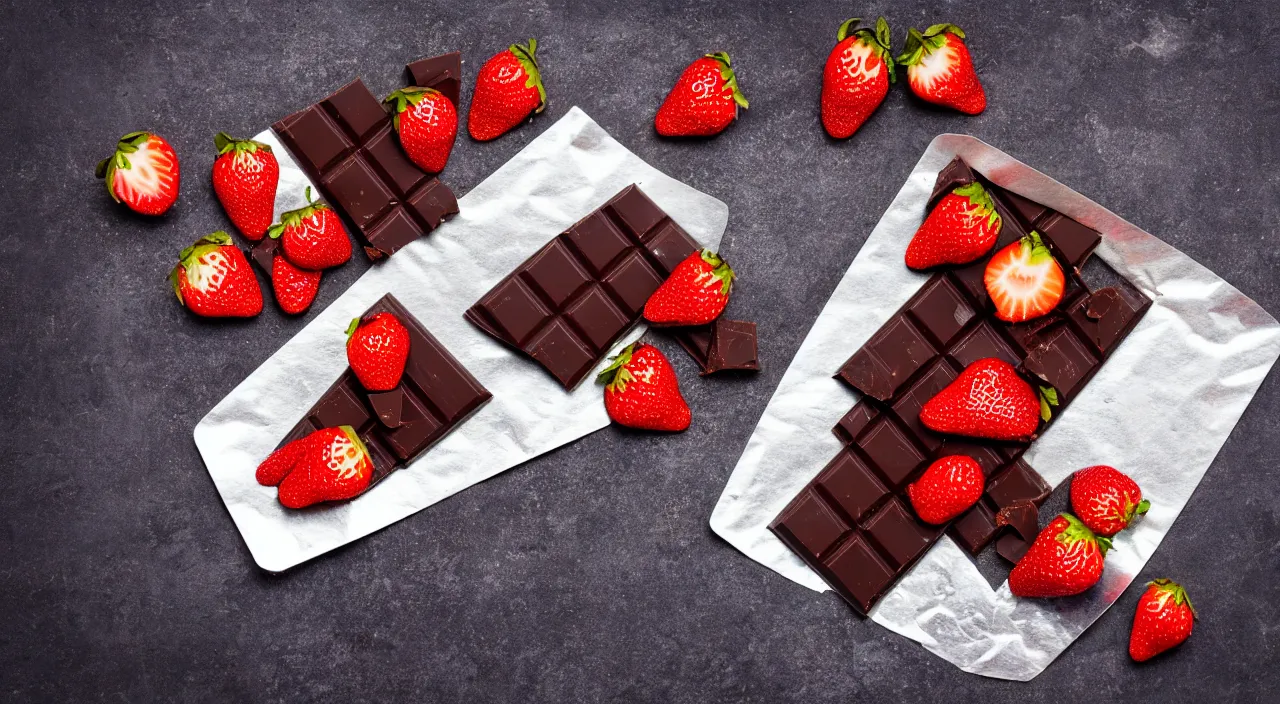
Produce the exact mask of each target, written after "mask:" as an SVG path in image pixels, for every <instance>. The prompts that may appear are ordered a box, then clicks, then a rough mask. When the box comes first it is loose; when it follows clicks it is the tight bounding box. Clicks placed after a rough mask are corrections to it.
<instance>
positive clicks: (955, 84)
mask: <svg viewBox="0 0 1280 704" xmlns="http://www.w3.org/2000/svg"><path fill="white" fill-rule="evenodd" d="M898 63H900V64H902V65H903V66H906V67H907V85H909V86H911V92H912V93H915V94H916V95H917V96H918V97H920V98H921V99H922V100H926V101H928V102H930V103H934V104H935V105H942V106H944V107H948V108H955V109H956V110H959V111H960V112H962V113H964V114H966V115H977V114H978V113H980V112H982V111H983V110H985V109H986V108H987V95H986V93H984V92H983V91H982V83H981V82H979V81H978V74H977V72H976V71H974V70H973V58H972V57H970V56H969V47H967V46H965V43H964V30H962V29H960V28H959V27H957V26H955V25H954V24H935V25H933V26H932V27H930V28H928V29H926V30H925V31H924V34H920V32H919V31H918V30H917V29H916V28H915V27H912V28H911V30H910V31H909V32H908V33H907V46H906V52H905V53H903V54H902V56H899V57H898Z"/></svg>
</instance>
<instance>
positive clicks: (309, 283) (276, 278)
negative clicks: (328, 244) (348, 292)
mask: <svg viewBox="0 0 1280 704" xmlns="http://www.w3.org/2000/svg"><path fill="white" fill-rule="evenodd" d="M323 273H324V272H320V271H309V270H307V269H299V268H298V267H296V266H294V265H292V264H290V263H289V260H288V259H286V258H285V257H282V256H280V255H279V254H276V256H274V257H272V258H271V290H272V291H274V292H275V294H276V302H277V303H279V304H280V310H283V311H284V312H286V313H288V314H289V315H297V314H298V313H303V312H305V311H306V310H307V309H308V308H310V307H311V302H312V301H314V300H315V299H316V292H317V291H319V290H320V277H321V276H322V275H323Z"/></svg>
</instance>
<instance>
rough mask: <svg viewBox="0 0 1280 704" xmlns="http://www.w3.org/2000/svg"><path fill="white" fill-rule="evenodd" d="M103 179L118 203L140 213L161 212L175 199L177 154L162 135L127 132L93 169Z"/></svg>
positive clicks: (177, 181) (160, 213)
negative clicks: (113, 151) (109, 154)
mask: <svg viewBox="0 0 1280 704" xmlns="http://www.w3.org/2000/svg"><path fill="white" fill-rule="evenodd" d="M94 175H96V176H97V177H98V178H101V179H106V182H107V193H110V194H111V197H112V198H113V199H114V200H115V201H116V202H117V203H124V204H125V205H127V206H129V209H130V210H133V211H134V212H138V213H142V214H143V215H163V214H164V213H165V211H167V210H168V209H169V208H170V207H171V206H172V205H173V202H174V201H176V200H177V199H178V183H179V174H178V155H177V154H176V153H175V152H174V151H173V147H171V146H169V143H168V142H166V141H165V139H164V137H161V136H160V135H158V134H152V133H150V132H130V133H129V134H126V135H125V136H123V137H121V138H120V141H119V142H117V143H116V151H115V153H114V154H112V155H111V156H110V157H109V158H107V159H103V160H102V161H100V162H98V168H97V169H96V170H95V171H94Z"/></svg>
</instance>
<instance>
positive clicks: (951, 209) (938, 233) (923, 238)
mask: <svg viewBox="0 0 1280 704" xmlns="http://www.w3.org/2000/svg"><path fill="white" fill-rule="evenodd" d="M1000 226H1001V221H1000V215H999V214H998V213H997V212H996V205H995V202H994V201H992V200H991V194H990V193H988V192H987V189H985V188H983V187H982V184H981V183H978V182H977V181H974V182H973V183H968V184H965V185H963V186H957V187H956V188H954V189H952V191H951V192H950V193H948V194H947V195H946V196H944V197H943V198H942V200H940V201H938V204H937V205H936V206H934V208H933V211H932V212H930V213H929V217H927V218H925V220H924V223H923V224H921V225H920V229H919V230H916V234H915V236H914V237H912V238H911V243H910V244H909V245H907V256H906V260H907V266H908V267H910V268H912V269H931V268H933V267H936V266H942V265H944V264H968V263H969V262H972V261H976V260H977V259H978V258H979V257H981V256H982V255H984V254H986V253H987V252H989V251H990V250H991V248H992V247H993V246H994V245H995V243H996V238H997V237H999V236H1000Z"/></svg>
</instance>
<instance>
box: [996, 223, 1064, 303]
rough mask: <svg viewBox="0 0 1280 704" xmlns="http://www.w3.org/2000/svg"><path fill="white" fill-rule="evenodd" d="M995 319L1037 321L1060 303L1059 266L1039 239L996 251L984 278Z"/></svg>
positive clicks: (1036, 235)
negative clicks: (993, 308)
mask: <svg viewBox="0 0 1280 704" xmlns="http://www.w3.org/2000/svg"><path fill="white" fill-rule="evenodd" d="M983 279H984V281H985V283H986V285H987V294H988V295H990V296H991V302H992V303H994V304H995V306H996V317H998V318H1000V319H1001V320H1004V321H1007V322H1010V323H1021V322H1023V321H1026V320H1031V319H1032V318H1039V317H1040V316H1042V315H1045V314H1047V313H1048V312H1049V311H1051V310H1053V308H1054V306H1056V305H1058V302H1059V301H1061V300H1062V291H1063V287H1064V286H1066V278H1065V277H1064V276H1063V274H1062V267H1061V266H1058V262H1057V260H1055V259H1054V258H1053V255H1052V254H1050V253H1049V248H1048V247H1046V246H1044V242H1042V241H1041V240H1040V233H1038V232H1032V233H1031V234H1030V235H1027V236H1026V237H1023V238H1022V239H1020V240H1018V241H1017V242H1014V243H1013V244H1011V245H1009V246H1008V247H1005V248H1004V249H1002V250H1000V251H999V252H996V254H995V256H994V257H992V258H991V261H989V262H987V271H986V274H985V275H984V277H983Z"/></svg>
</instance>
